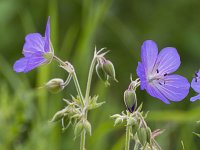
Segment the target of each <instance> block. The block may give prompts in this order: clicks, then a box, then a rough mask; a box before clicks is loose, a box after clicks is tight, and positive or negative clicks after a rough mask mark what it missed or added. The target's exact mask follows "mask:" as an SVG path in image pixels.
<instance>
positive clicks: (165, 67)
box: [154, 47, 181, 75]
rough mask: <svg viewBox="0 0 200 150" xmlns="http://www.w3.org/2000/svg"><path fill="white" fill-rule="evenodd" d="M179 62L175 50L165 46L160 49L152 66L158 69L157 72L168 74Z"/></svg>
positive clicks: (176, 67) (175, 68)
mask: <svg viewBox="0 0 200 150" xmlns="http://www.w3.org/2000/svg"><path fill="white" fill-rule="evenodd" d="M180 64H181V61H180V56H179V54H178V52H177V50H176V49H175V48H173V47H166V48H163V49H162V50H161V51H160V53H159V55H158V58H157V61H156V64H155V67H154V68H155V69H158V71H159V74H162V75H163V74H170V73H172V72H174V71H176V70H177V69H178V67H179V66H180Z"/></svg>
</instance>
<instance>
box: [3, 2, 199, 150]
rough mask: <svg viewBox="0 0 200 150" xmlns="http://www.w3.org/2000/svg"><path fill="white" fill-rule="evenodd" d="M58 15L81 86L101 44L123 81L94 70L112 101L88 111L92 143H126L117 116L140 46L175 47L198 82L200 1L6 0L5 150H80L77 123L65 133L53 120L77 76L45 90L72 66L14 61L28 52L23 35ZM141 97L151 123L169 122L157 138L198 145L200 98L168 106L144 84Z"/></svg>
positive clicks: (65, 53)
mask: <svg viewBox="0 0 200 150" xmlns="http://www.w3.org/2000/svg"><path fill="white" fill-rule="evenodd" d="M48 16H51V40H52V43H53V45H54V48H55V53H56V55H57V56H59V57H61V58H62V59H64V60H68V61H70V62H72V64H73V65H74V66H75V68H76V70H77V75H78V78H79V80H80V83H81V87H82V89H83V90H85V84H86V79H87V74H88V69H89V63H90V61H91V59H92V54H93V51H94V47H95V45H96V46H97V48H98V49H100V48H102V47H107V48H108V49H109V50H110V53H109V54H108V55H107V58H108V59H109V60H111V61H112V62H113V63H114V65H115V69H116V73H117V79H118V80H119V83H115V82H112V84H111V86H110V87H105V85H104V83H103V82H102V81H99V80H98V78H97V76H96V74H94V78H93V82H92V83H93V84H92V95H95V94H99V99H100V101H106V104H104V105H103V106H102V107H101V108H98V109H96V110H94V111H92V112H90V113H89V120H90V121H91V124H92V126H93V131H92V132H93V135H92V136H91V137H90V136H87V144H86V145H87V149H88V150H122V149H123V145H124V138H125V135H124V133H125V128H124V127H113V120H111V119H110V116H111V115H112V114H115V113H120V112H121V111H122V110H125V106H124V103H123V92H124V90H125V89H126V88H127V86H128V84H129V82H130V80H129V76H130V73H132V74H133V77H134V78H137V76H136V71H135V70H136V67H137V62H138V61H139V60H140V58H139V56H140V46H141V44H142V42H143V41H144V40H146V39H152V40H154V41H156V42H157V43H158V46H159V49H161V48H163V47H166V46H172V47H176V48H177V50H178V52H179V54H180V55H181V60H182V65H181V67H180V68H179V70H178V71H177V72H178V73H179V74H181V75H183V76H186V77H187V78H188V80H189V81H191V79H192V77H193V75H194V72H195V71H197V70H198V69H199V68H200V63H199V62H200V1H199V0H165V1H159V0H82V1H81V0H0V35H1V36H0V150H47V149H48V150H78V149H79V139H76V140H75V141H74V140H73V136H74V135H73V128H72V127H70V128H69V129H68V130H66V131H65V132H64V133H62V131H61V123H60V122H57V123H53V124H51V123H49V120H50V119H51V117H52V116H53V115H54V113H55V112H56V111H58V110H60V109H61V108H63V107H64V105H65V103H64V102H63V101H62V98H63V97H64V98H70V94H72V95H75V94H76V92H75V90H74V85H73V83H70V85H69V86H68V87H67V88H66V89H65V90H64V91H63V92H62V93H59V94H56V95H53V94H50V93H48V92H47V91H46V90H45V89H38V87H40V86H42V85H43V84H44V83H45V82H47V81H48V80H50V79H52V78H55V77H60V78H63V79H65V78H66V76H67V75H66V73H65V72H64V71H63V70H61V69H60V68H58V66H57V64H56V63H52V64H51V65H45V66H41V67H39V68H38V69H35V70H33V71H31V72H29V73H27V74H23V73H19V74H17V73H15V72H14V71H13V70H12V66H13V64H14V62H15V61H16V60H17V59H19V58H20V57H22V54H21V53H22V47H23V44H24V37H25V36H26V34H28V33H33V32H39V33H41V34H44V31H45V25H46V21H47V17H48ZM137 94H138V101H139V103H141V102H143V103H144V108H143V109H144V110H145V111H150V113H149V116H148V118H147V120H148V124H149V125H150V127H151V129H152V130H154V129H157V128H160V129H166V131H165V132H164V133H163V134H162V135H160V136H159V137H157V140H158V142H159V144H160V145H161V147H162V148H163V149H164V150H180V149H182V147H181V140H182V141H183V142H184V145H185V149H186V150H199V149H200V139H199V138H197V137H196V136H195V135H194V134H192V132H198V133H199V132H200V126H198V124H196V121H197V120H199V119H200V102H199V101H196V102H195V103H191V102H189V98H190V97H191V96H193V95H195V94H196V93H195V92H194V91H193V90H190V94H189V95H188V96H187V97H186V98H185V99H184V100H183V101H181V102H179V103H172V104H170V105H165V104H164V103H163V102H161V101H160V100H157V99H155V98H152V97H150V96H149V95H148V94H147V93H146V92H145V91H139V90H138V91H137Z"/></svg>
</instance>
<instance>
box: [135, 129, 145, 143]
mask: <svg viewBox="0 0 200 150" xmlns="http://www.w3.org/2000/svg"><path fill="white" fill-rule="evenodd" d="M137 136H138V139H139V141H140V143H141V144H142V145H143V146H144V145H145V144H146V142H147V133H146V129H145V128H144V127H141V128H139V129H138V130H137Z"/></svg>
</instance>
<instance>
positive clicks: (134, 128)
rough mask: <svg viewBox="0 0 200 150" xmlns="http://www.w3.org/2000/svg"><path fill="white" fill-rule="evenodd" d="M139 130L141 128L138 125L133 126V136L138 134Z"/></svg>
mask: <svg viewBox="0 0 200 150" xmlns="http://www.w3.org/2000/svg"><path fill="white" fill-rule="evenodd" d="M138 128H139V125H138V124H137V123H136V124H134V125H133V126H132V134H133V136H134V135H135V134H136V132H137V130H138Z"/></svg>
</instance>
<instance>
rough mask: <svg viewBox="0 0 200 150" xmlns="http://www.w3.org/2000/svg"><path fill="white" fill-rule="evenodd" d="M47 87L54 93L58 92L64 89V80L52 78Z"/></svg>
mask: <svg viewBox="0 0 200 150" xmlns="http://www.w3.org/2000/svg"><path fill="white" fill-rule="evenodd" d="M45 87H46V88H47V89H48V90H49V91H50V92H52V93H58V92H60V91H62V90H63V89H64V81H63V80H62V79H60V78H54V79H51V80H50V81H49V82H47V83H46V84H45Z"/></svg>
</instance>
